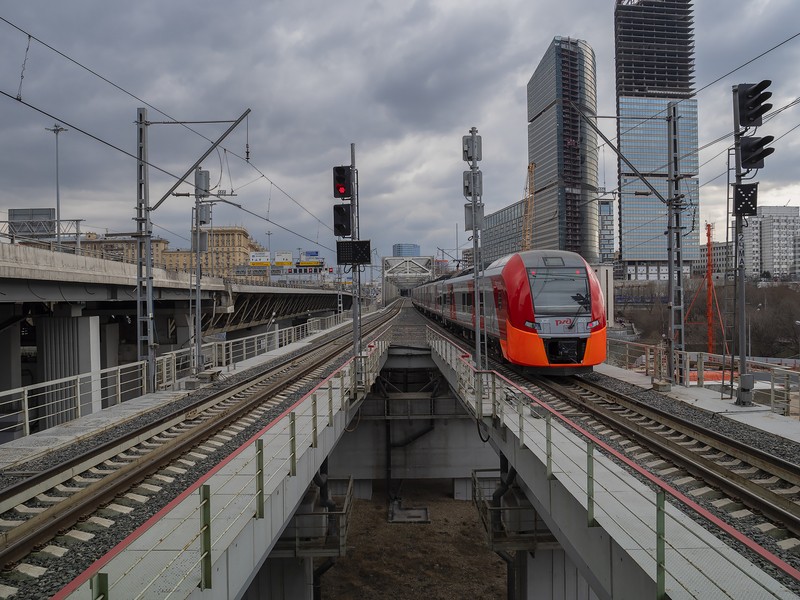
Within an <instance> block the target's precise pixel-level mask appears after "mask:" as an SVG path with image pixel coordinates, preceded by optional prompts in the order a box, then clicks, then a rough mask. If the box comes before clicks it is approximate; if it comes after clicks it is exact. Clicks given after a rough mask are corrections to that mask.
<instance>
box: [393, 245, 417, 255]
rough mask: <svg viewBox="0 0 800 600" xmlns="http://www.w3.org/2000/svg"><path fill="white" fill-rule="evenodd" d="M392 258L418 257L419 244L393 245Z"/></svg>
mask: <svg viewBox="0 0 800 600" xmlns="http://www.w3.org/2000/svg"><path fill="white" fill-rule="evenodd" d="M392 256H419V244H393V245H392Z"/></svg>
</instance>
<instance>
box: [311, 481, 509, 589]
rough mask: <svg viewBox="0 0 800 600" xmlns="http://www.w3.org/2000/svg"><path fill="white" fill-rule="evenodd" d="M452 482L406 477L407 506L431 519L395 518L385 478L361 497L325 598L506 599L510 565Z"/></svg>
mask: <svg viewBox="0 0 800 600" xmlns="http://www.w3.org/2000/svg"><path fill="white" fill-rule="evenodd" d="M452 487H453V485H452V482H451V481H450V480H415V481H406V482H405V483H404V484H403V487H402V496H403V507H404V508H419V507H427V508H428V511H429V516H430V521H431V522H430V523H427V524H421V523H389V522H388V520H387V515H388V502H387V498H386V490H385V488H384V487H383V482H378V481H376V482H375V483H374V489H373V496H372V499H371V500H356V501H355V504H354V506H353V513H352V521H351V528H350V531H349V534H348V537H347V555H346V556H345V557H343V558H339V559H337V560H336V564H335V565H334V567H333V568H332V569H331V570H329V571H328V572H327V573H326V574H325V575H323V577H322V597H323V598H324V599H325V600H351V599H352V600H356V599H358V600H372V599H375V600H378V599H380V600H421V599H423V598H424V599H425V600H462V599H478V598H486V599H489V598H498V599H500V598H505V597H506V566H505V563H504V562H503V561H502V560H501V559H500V558H499V557H498V556H497V555H496V554H494V553H493V552H492V551H491V550H489V547H488V545H487V543H486V538H485V534H484V531H483V527H482V526H481V524H480V520H479V518H478V510H477V509H476V508H475V506H474V504H473V503H472V502H468V501H463V500H454V499H453V494H452Z"/></svg>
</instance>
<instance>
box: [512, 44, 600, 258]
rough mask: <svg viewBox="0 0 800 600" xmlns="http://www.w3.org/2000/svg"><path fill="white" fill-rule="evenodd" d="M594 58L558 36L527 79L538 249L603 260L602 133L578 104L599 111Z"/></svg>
mask: <svg viewBox="0 0 800 600" xmlns="http://www.w3.org/2000/svg"><path fill="white" fill-rule="evenodd" d="M595 79H596V75H595V58H594V51H593V50H592V48H591V47H590V46H589V44H587V43H586V42H585V41H583V40H577V39H572V38H565V37H555V38H553V41H552V43H551V44H550V46H549V48H548V49H547V51H546V52H545V54H544V56H543V57H542V59H541V61H540V62H539V65H538V66H537V67H536V70H535V71H534V73H533V76H532V77H531V79H530V81H528V162H530V163H534V164H535V170H534V186H533V187H534V213H533V247H534V248H552V249H559V250H570V251H572V252H577V253H579V254H581V255H582V256H583V257H584V258H585V259H586V260H587V261H589V262H590V263H592V264H595V263H597V262H598V260H599V223H598V209H597V192H598V189H597V173H598V162H597V156H598V154H597V134H596V133H595V131H594V130H593V129H592V128H591V127H589V126H588V125H587V124H586V122H585V121H584V120H583V118H582V117H581V116H580V115H579V114H578V111H577V110H576V108H574V107H573V104H575V105H576V106H578V107H579V108H580V110H581V111H583V113H584V114H585V115H587V116H589V117H593V116H595V115H596V114H597V92H596V86H595Z"/></svg>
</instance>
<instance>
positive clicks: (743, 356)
mask: <svg viewBox="0 0 800 600" xmlns="http://www.w3.org/2000/svg"><path fill="white" fill-rule="evenodd" d="M771 84H772V82H771V81H770V80H769V79H765V80H763V81H761V82H759V83H756V84H752V83H740V84H738V85H734V86H733V88H732V90H733V127H734V129H733V131H734V137H733V139H734V157H735V160H736V183H735V184H734V186H733V190H734V194H733V196H734V202H733V204H734V209H733V210H734V215H735V216H736V257H737V266H736V277H737V293H736V317H737V318H736V321H737V327H738V328H739V387H738V389H737V392H736V401H735V404H738V405H743V406H747V405H749V404H751V403H752V400H753V380H754V378H753V375H752V373H751V374H748V373H747V334H748V331H747V324H746V322H745V265H744V221H745V217H746V216H748V215H750V216H752V215H755V214H757V208H756V207H757V201H758V183H757V182H756V183H749V184H743V183H742V179H743V175H744V171H747V172H749V171H750V170H751V169H760V168H762V167H763V166H764V158H765V157H767V156H769V155H770V154H772V153H773V152H774V151H775V149H774V148H767V147H765V146H766V145H767V144H769V143H770V142H772V141H773V140H774V139H775V138H774V137H773V136H771V135H768V136H765V137H760V138H759V137H749V136H744V135H743V134H744V133H746V131H747V129H748V128H749V127H758V126H759V125H761V123H762V118H761V117H762V116H763V115H764V113H766V112H767V111H769V110H770V109H771V108H772V104H769V103H767V100H769V98H770V97H771V96H772V93H771V92H767V91H765V90H766V89H767V88H768V87H769V86H770V85H771ZM741 127H744V128H745V130H744V131H743V130H742V129H741Z"/></svg>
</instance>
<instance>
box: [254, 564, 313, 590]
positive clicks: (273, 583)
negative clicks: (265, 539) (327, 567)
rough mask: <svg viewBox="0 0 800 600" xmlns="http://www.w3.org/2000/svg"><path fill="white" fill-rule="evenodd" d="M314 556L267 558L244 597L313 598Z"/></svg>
mask: <svg viewBox="0 0 800 600" xmlns="http://www.w3.org/2000/svg"><path fill="white" fill-rule="evenodd" d="M313 598H314V559H313V558H268V559H267V560H266V562H264V564H263V565H262V566H261V569H259V571H258V575H256V577H255V579H253V582H252V583H251V584H250V587H249V588H248V590H247V592H246V593H245V595H244V596H242V600H312V599H313Z"/></svg>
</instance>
